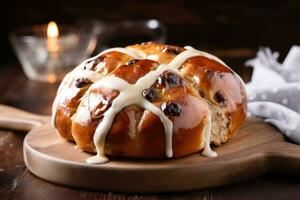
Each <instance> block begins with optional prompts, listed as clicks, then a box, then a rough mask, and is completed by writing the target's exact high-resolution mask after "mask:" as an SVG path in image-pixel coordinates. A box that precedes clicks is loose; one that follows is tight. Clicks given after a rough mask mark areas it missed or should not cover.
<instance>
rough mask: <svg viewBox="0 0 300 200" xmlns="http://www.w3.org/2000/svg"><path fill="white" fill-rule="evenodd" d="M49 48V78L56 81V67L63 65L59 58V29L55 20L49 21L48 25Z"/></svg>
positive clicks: (52, 81)
mask: <svg viewBox="0 0 300 200" xmlns="http://www.w3.org/2000/svg"><path fill="white" fill-rule="evenodd" d="M47 50H48V52H49V58H48V61H47V63H46V66H47V67H48V69H49V70H50V71H49V74H48V76H47V80H48V82H49V83H54V82H56V81H57V76H56V75H55V73H53V72H54V71H55V70H56V68H58V67H61V66H60V65H61V62H60V59H59V50H60V48H59V31H58V27H57V25H56V23H55V22H54V21H51V22H49V23H48V27H47Z"/></svg>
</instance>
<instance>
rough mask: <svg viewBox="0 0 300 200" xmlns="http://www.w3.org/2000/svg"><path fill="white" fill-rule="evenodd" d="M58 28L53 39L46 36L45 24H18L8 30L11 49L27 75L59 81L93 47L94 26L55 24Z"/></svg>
mask: <svg viewBox="0 0 300 200" xmlns="http://www.w3.org/2000/svg"><path fill="white" fill-rule="evenodd" d="M58 30H59V36H58V37H57V38H56V39H55V38H54V39H53V38H49V37H47V25H36V26H31V27H25V28H20V29H18V30H15V31H13V32H12V33H10V35H9V36H10V41H11V44H12V46H13V49H14V51H15V53H16V55H17V57H18V59H19V61H20V63H21V66H22V68H23V70H24V72H25V74H26V76H27V77H28V78H29V79H32V80H37V81H43V82H50V83H53V82H56V81H59V80H61V79H62V78H63V77H64V75H65V74H66V73H67V72H68V71H70V70H71V69H72V68H74V66H76V65H78V64H79V63H81V62H82V61H83V60H85V59H86V58H87V57H89V56H90V55H91V53H92V52H93V51H94V49H95V47H96V43H97V36H98V30H97V27H93V26H89V27H87V26H85V27H83V26H80V25H77V24H75V25H58ZM53 45H54V47H55V48H53Z"/></svg>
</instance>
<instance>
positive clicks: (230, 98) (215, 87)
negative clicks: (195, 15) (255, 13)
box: [53, 42, 247, 158]
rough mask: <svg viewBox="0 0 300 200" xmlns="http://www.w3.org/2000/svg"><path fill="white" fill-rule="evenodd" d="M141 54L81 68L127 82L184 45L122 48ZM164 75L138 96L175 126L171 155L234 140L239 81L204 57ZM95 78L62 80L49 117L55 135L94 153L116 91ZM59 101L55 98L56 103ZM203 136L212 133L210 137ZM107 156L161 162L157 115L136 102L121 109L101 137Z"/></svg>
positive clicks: (104, 58)
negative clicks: (95, 82) (207, 143)
mask: <svg viewBox="0 0 300 200" xmlns="http://www.w3.org/2000/svg"><path fill="white" fill-rule="evenodd" d="M126 49H128V50H130V51H132V52H135V53H137V54H139V55H141V56H142V57H143V59H136V58H134V57H133V56H131V55H128V54H126V53H122V52H120V51H119V52H117V51H109V52H107V53H104V54H102V55H100V56H98V57H97V58H94V59H92V60H91V61H89V62H87V63H85V64H84V66H81V67H83V70H88V71H93V72H96V73H97V74H98V75H99V77H105V76H108V75H110V76H111V75H113V76H115V77H118V78H121V79H123V80H125V81H126V82H128V83H130V84H135V83H136V81H137V80H139V78H141V77H143V76H145V75H147V74H148V73H149V72H151V71H153V70H155V69H157V68H158V67H159V65H160V64H168V63H169V62H170V61H172V60H173V59H174V58H175V57H176V56H177V55H178V54H180V53H182V52H183V51H185V48H183V47H178V46H171V45H164V44H159V43H153V42H150V43H142V44H137V45H132V46H128V47H126ZM178 71H179V72H180V73H179V74H178V73H175V72H173V71H165V72H163V73H162V74H161V75H160V76H159V77H158V79H157V80H156V82H155V83H154V84H153V85H152V86H151V87H150V88H148V89H145V90H144V91H143V94H141V95H143V96H144V97H145V98H146V99H147V100H148V101H149V102H151V103H152V104H154V105H155V106H156V107H158V108H159V109H161V110H162V111H163V112H164V114H165V115H166V116H167V117H168V119H170V120H171V121H172V123H173V136H172V144H173V145H172V149H173V157H181V156H185V155H188V154H191V153H195V152H198V151H201V150H203V149H204V147H205V141H206V140H210V142H211V143H212V144H215V145H221V144H222V143H224V142H226V141H227V140H228V139H229V138H232V137H233V136H234V135H235V134H236V133H237V131H238V129H239V128H240V126H241V124H242V123H243V121H244V120H245V116H246V111H247V108H246V93H245V89H244V85H243V82H242V80H241V79H240V78H239V77H238V75H236V74H235V73H234V72H233V71H232V70H231V69H230V68H228V67H227V66H225V64H223V63H222V62H221V61H218V60H215V59H211V58H210V57H207V56H195V57H191V58H188V59H187V60H186V61H185V62H184V63H183V64H182V65H181V67H180V68H179V69H178ZM92 85H93V81H91V80H89V79H87V78H84V77H80V76H74V77H72V76H71V75H67V76H66V78H65V80H64V81H63V83H62V85H61V86H60V88H59V90H58V93H57V98H56V102H55V103H54V104H55V105H56V106H55V108H56V110H55V112H54V113H53V117H54V118H53V119H54V124H55V126H56V128H57V130H58V133H59V134H60V135H61V136H62V137H63V138H65V139H67V140H70V141H75V143H76V144H77V145H78V147H79V148H81V149H83V150H84V151H87V152H91V153H96V148H95V144H94V140H93V137H94V134H95V131H96V129H97V127H98V125H99V123H101V122H102V120H103V117H104V114H105V112H106V111H107V110H108V109H109V108H110V107H111V105H112V102H113V100H114V99H116V98H117V97H118V96H119V94H120V92H119V91H117V90H113V89H109V88H105V87H98V88H97V87H96V88H94V87H91V86H92ZM58 97H59V98H58ZM207 131H210V132H211V136H210V138H207V134H205V133H206V132H207ZM104 149H105V154H107V155H110V156H126V157H138V158H154V157H166V154H165V149H166V136H165V129H164V125H163V123H162V121H161V120H160V118H159V117H158V116H157V115H155V114H153V113H152V112H150V111H149V110H147V109H144V108H141V107H140V106H138V105H129V106H126V107H124V108H123V109H122V110H121V111H120V112H118V114H117V115H116V116H115V117H114V120H113V123H112V125H111V127H110V129H109V132H108V133H107V135H106V138H105V147H104Z"/></svg>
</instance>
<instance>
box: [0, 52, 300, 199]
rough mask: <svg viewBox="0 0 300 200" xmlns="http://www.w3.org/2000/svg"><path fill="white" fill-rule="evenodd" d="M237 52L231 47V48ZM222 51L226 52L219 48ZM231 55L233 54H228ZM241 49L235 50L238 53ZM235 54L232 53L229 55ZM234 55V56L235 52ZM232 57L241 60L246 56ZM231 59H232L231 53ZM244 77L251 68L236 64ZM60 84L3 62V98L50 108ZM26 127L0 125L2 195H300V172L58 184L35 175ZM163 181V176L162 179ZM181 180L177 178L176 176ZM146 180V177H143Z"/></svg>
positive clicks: (0, 78)
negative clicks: (84, 186) (148, 191)
mask: <svg viewBox="0 0 300 200" xmlns="http://www.w3.org/2000/svg"><path fill="white" fill-rule="evenodd" d="M230 52H231V51H230ZM219 54H220V55H221V56H222V53H220V52H219ZM226 55H227V54H226ZM234 55H235V54H234ZM229 56H230V55H229ZM233 57H234V56H233ZM233 57H232V58H230V57H229V58H227V61H228V63H236V64H238V65H240V64H241V63H242V60H241V59H236V58H233ZM225 60H226V59H225ZM235 70H236V71H239V72H240V74H242V77H243V78H244V79H249V74H250V73H249V70H248V71H247V70H245V69H244V68H243V67H241V68H235ZM56 89H57V85H50V84H42V83H38V82H34V81H29V80H28V79H27V78H26V77H25V76H24V74H23V72H22V70H21V68H20V67H19V66H18V65H16V64H15V65H10V66H5V67H1V68H0V103H1V104H7V105H11V106H15V107H18V108H21V109H25V110H28V111H31V112H35V113H39V114H50V112H51V111H50V108H51V104H52V101H53V98H54V96H55V92H56ZM25 134H26V133H23V132H14V131H10V130H0V199H26V200H27V199H28V200H32V199H43V200H46V199H47V200H48V199H53V200H65V199H84V200H89V199H93V200H94V199H299V198H300V190H299V188H300V177H299V176H295V175H288V174H275V173H269V174H266V175H264V176H262V177H259V178H256V179H254V180H250V181H247V182H244V183H239V184H235V185H229V186H225V187H220V188H211V189H206V190H197V191H190V192H184V193H175V194H153V195H135V194H116V193H104V192H95V191H87V190H78V189H74V188H67V187H62V186H58V185H55V184H52V183H48V182H46V181H43V180H41V179H39V178H37V177H35V176H34V175H32V174H31V173H30V172H29V171H28V170H27V169H26V167H25V165H24V161H23V157H22V141H23V139H24V136H25ZM158 181H159V180H158ZM174 181H176V180H174ZM141 184H142V183H141Z"/></svg>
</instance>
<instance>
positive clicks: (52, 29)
mask: <svg viewBox="0 0 300 200" xmlns="http://www.w3.org/2000/svg"><path fill="white" fill-rule="evenodd" d="M58 35H59V32H58V27H57V25H56V23H55V22H54V21H51V22H49V24H48V27H47V36H48V37H50V38H57V37H58Z"/></svg>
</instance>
